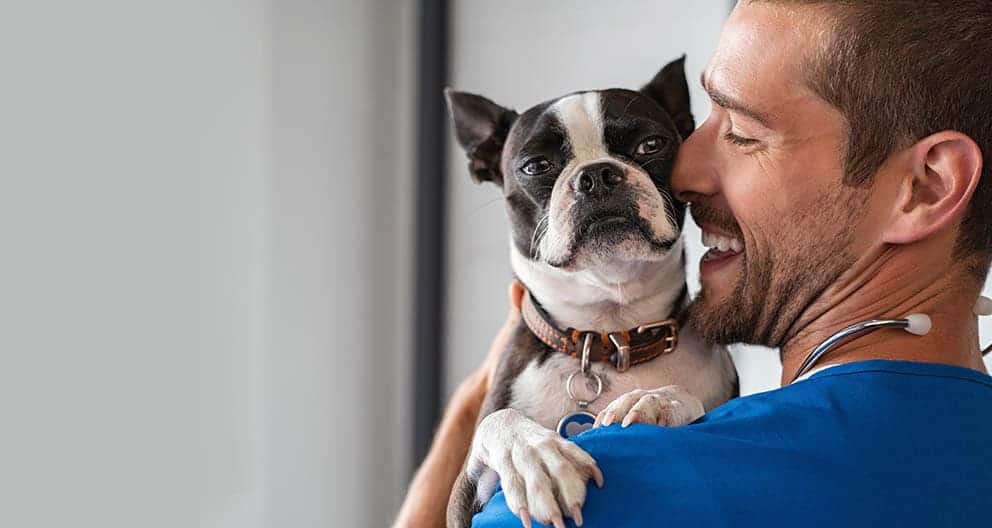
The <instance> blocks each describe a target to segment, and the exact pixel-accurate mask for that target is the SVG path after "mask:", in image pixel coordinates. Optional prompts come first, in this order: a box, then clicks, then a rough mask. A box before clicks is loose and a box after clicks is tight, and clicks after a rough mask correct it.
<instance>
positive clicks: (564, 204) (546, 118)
mask: <svg viewBox="0 0 992 528" xmlns="http://www.w3.org/2000/svg"><path fill="white" fill-rule="evenodd" d="M447 97H448V104H449V107H450V109H451V113H452V116H453V119H454V125H455V132H456V136H457V139H458V141H459V143H460V144H461V145H462V147H464V149H465V151H466V152H467V154H468V158H469V170H470V171H471V174H472V176H473V178H474V179H475V180H476V181H479V182H483V181H488V182H492V183H494V184H496V185H499V186H500V187H502V188H503V193H504V195H505V201H506V210H507V213H508V214H509V218H510V225H511V231H512V233H511V244H510V246H511V250H510V259H511V262H512V267H513V271H514V273H515V274H516V276H517V278H519V280H520V281H521V282H522V283H523V284H524V286H525V288H526V289H527V292H528V293H527V294H526V295H525V298H524V306H523V310H522V311H523V320H522V322H521V324H520V326H519V327H518V328H517V331H516V333H515V336H514V338H513V340H512V343H511V344H510V346H509V347H508V349H507V350H506V351H505V352H504V353H503V356H502V358H501V360H500V362H499V365H498V367H497V371H496V374H495V375H494V378H493V381H492V386H491V388H490V390H489V393H488V395H487V396H486V399H485V403H484V404H483V409H482V412H481V414H480V416H482V417H483V418H482V419H481V421H480V422H479V424H478V428H477V430H476V433H475V437H474V439H473V441H472V449H471V452H470V454H469V457H468V460H467V461H466V464H465V470H464V471H463V472H462V474H461V476H460V477H459V480H458V482H456V484H455V488H454V489H453V490H452V496H451V501H450V502H449V506H448V526H449V527H456V526H457V527H462V526H469V525H470V524H471V519H472V516H473V515H474V514H475V513H477V512H478V511H479V508H480V507H481V506H482V505H484V504H485V502H486V501H487V500H488V499H489V497H490V496H491V495H492V494H493V492H494V490H495V487H496V484H497V482H502V486H503V490H504V492H505V494H506V500H507V504H508V506H509V507H510V508H511V509H512V511H514V513H516V514H517V515H518V516H520V517H521V520H522V521H523V522H524V523H525V525H529V524H530V517H533V518H534V519H536V520H538V521H540V522H542V523H547V524H554V525H555V526H563V520H562V519H563V515H564V516H570V517H572V518H573V519H574V520H575V522H576V524H581V521H582V518H581V507H582V504H583V503H584V501H585V495H586V482H587V480H589V479H590V478H592V479H594V480H595V481H596V482H597V484H599V485H602V475H601V474H600V472H599V469H598V468H597V467H596V464H595V461H593V459H592V458H591V457H590V456H589V455H588V454H587V453H585V452H584V451H582V450H581V449H580V448H579V447H578V446H577V445H576V444H574V443H572V442H570V441H568V440H566V439H565V438H563V437H562V435H561V434H559V431H560V432H561V433H563V434H565V435H566V436H567V434H568V433H570V432H575V431H574V430H573V429H574V428H575V427H581V425H582V422H586V425H588V422H592V418H596V422H597V423H596V424H595V425H599V424H601V423H605V424H609V423H612V422H614V421H616V422H619V421H623V422H624V423H625V424H626V423H628V422H631V421H638V422H645V423H657V424H661V425H683V424H687V423H690V422H692V421H693V420H695V419H697V418H698V417H700V416H701V415H702V414H703V413H704V412H705V410H706V409H712V408H713V407H716V406H717V405H720V404H721V403H723V402H725V401H727V400H728V399H730V398H732V397H734V396H735V395H736V394H737V373H736V371H735V369H734V366H733V363H732V362H731V360H730V356H729V354H728V353H727V351H726V349H724V348H722V347H717V346H711V345H708V344H705V343H703V342H702V341H701V340H700V339H699V338H698V337H697V336H695V335H694V334H693V332H692V330H691V329H689V328H681V329H680V328H678V323H677V322H676V321H675V320H674V319H673V318H676V317H677V316H678V312H679V311H680V310H681V308H682V307H683V305H684V304H685V302H686V301H685V291H686V284H685V264H684V251H683V244H682V239H681V238H680V233H681V230H682V224H683V220H684V217H685V206H684V205H683V204H681V203H679V202H676V201H675V200H674V199H673V198H672V189H671V182H670V176H671V171H672V166H673V163H674V160H675V154H676V151H677V150H678V147H679V144H680V143H681V138H683V137H686V136H687V135H688V134H689V133H691V132H692V130H693V128H694V127H695V124H694V121H693V118H692V114H691V113H690V109H689V90H688V86H687V84H686V79H685V72H684V57H683V58H682V59H679V60H677V61H674V62H672V63H671V64H669V65H667V66H665V67H664V68H663V69H662V70H661V72H659V73H658V74H657V75H656V76H655V77H654V79H653V80H652V81H651V82H650V83H648V84H647V85H646V86H645V87H644V88H642V89H641V90H640V91H632V90H623V89H610V90H601V91H587V92H578V93H573V94H570V95H566V96H564V97H560V98H558V99H554V100H551V101H548V102H544V103H541V104H539V105H537V106H535V107H533V108H531V109H529V110H527V111H526V112H524V113H522V114H519V115H518V114H517V113H515V112H514V111H512V110H509V109H506V108H503V107H501V106H499V105H497V104H495V103H493V102H492V101H490V100H488V99H486V98H484V97H481V96H478V95H473V94H467V93H461V92H452V91H448V92H447ZM676 342H677V346H676V345H675V343H676ZM575 374H579V375H578V376H576V375H575ZM611 402H612V403H611ZM608 404H609V405H608ZM583 411H585V413H583ZM583 416H585V418H583ZM576 418H577V419H576ZM573 422H574V423H573Z"/></svg>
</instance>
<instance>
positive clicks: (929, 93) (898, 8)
mask: <svg viewBox="0 0 992 528" xmlns="http://www.w3.org/2000/svg"><path fill="white" fill-rule="evenodd" d="M748 1H749V2H750V3H761V2H766V3H768V2H770V3H780V4H793V5H810V6H816V7H818V8H822V9H823V10H824V12H825V13H826V14H828V15H829V16H830V17H831V18H832V19H833V20H832V21H833V27H832V28H831V29H832V31H831V32H830V34H829V35H830V36H829V38H827V39H826V40H825V41H824V42H822V46H820V48H819V49H817V50H816V51H815V52H814V53H813V55H812V56H810V57H808V58H807V62H806V65H805V69H806V77H807V79H806V81H807V83H808V84H809V86H810V87H811V88H812V90H813V91H814V92H816V93H817V94H818V95H819V96H820V97H822V98H823V99H824V100H826V101H827V102H828V103H830V104H831V105H833V106H835V107H836V108H838V109H839V110H840V112H841V113H842V114H843V115H844V117H845V118H846V120H847V125H848V129H849V130H848V132H849V134H848V144H847V153H846V161H845V183H847V184H849V185H866V184H869V183H870V182H871V178H872V176H873V175H874V174H875V172H876V171H877V170H878V169H879V167H881V165H882V163H883V162H884V161H885V160H886V159H887V158H888V157H889V155H890V154H892V153H893V152H895V151H896V150H898V149H899V148H902V147H906V146H909V145H911V144H913V143H914V142H916V141H918V140H919V139H921V138H924V137H926V136H928V135H931V134H934V133H936V132H940V131H943V130H955V131H958V132H961V133H963V134H966V135H968V136H969V137H971V138H972V139H973V140H974V141H975V142H976V143H977V144H978V146H979V148H980V149H981V151H982V158H983V169H982V175H981V179H980V181H979V183H978V187H977V189H976V190H975V194H974V196H973V197H972V200H971V204H970V206H969V208H968V211H967V213H966V214H965V218H964V220H963V222H962V225H961V233H960V236H959V237H958V241H957V247H956V254H957V256H958V257H960V258H963V259H966V260H967V261H968V263H969V267H970V270H971V272H972V273H973V274H974V276H975V278H976V279H979V280H983V279H984V278H985V276H986V274H987V273H988V270H989V265H990V263H992V0H940V1H932V0H833V1H831V0H748Z"/></svg>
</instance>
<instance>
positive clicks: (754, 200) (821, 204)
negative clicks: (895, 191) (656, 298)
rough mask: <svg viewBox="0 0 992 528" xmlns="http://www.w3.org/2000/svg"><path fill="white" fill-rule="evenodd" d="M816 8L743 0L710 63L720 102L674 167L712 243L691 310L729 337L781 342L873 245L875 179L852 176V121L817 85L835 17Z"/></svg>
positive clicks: (709, 328) (710, 83)
mask: <svg viewBox="0 0 992 528" xmlns="http://www.w3.org/2000/svg"><path fill="white" fill-rule="evenodd" d="M827 24H829V22H827V21H826V20H825V19H824V17H823V15H822V14H818V13H817V12H814V11H811V10H810V8H788V7H783V6H778V5H761V4H759V5H743V4H742V5H739V6H738V8H737V9H736V10H735V12H734V14H733V15H732V16H731V19H730V20H729V21H728V23H727V25H726V26H725V28H724V31H723V34H722V36H721V39H720V44H719V47H718V49H717V51H716V53H715V55H714V56H713V58H712V59H711V61H710V63H709V64H708V66H707V68H706V70H705V73H704V80H703V82H704V87H705V88H706V90H707V92H709V94H710V97H711V99H712V101H713V104H712V114H711V115H710V117H709V119H707V120H706V122H705V123H703V124H702V125H701V126H700V127H699V128H698V129H697V130H696V131H695V132H694V133H693V134H692V135H691V136H690V137H689V138H688V139H687V140H686V142H685V143H684V145H683V146H682V149H681V150H680V152H679V156H678V160H677V163H676V167H675V171H674V175H673V187H674V189H675V191H676V193H677V194H678V195H679V196H680V198H681V199H683V200H686V201H688V202H691V204H692V205H691V206H690V211H691V213H692V216H693V218H694V219H695V220H696V222H697V223H698V224H699V225H700V227H701V228H702V230H703V241H704V244H706V245H708V246H719V248H720V249H724V251H720V250H719V249H717V248H715V247H714V248H713V249H711V250H710V251H709V252H708V253H707V254H706V256H704V260H703V262H702V263H701V265H700V276H701V282H702V291H701V294H700V296H699V297H698V298H697V300H696V301H695V302H694V303H693V305H692V307H691V308H690V312H689V315H690V322H691V324H693V326H694V327H695V328H696V329H697V331H699V332H700V333H701V334H702V335H703V336H704V337H705V338H708V339H711V340H713V341H716V342H721V343H732V342H744V343H753V344H761V345H766V346H773V347H774V346H781V345H782V344H783V342H784V341H785V340H786V339H787V337H790V334H791V332H793V331H794V329H793V328H792V326H793V324H794V323H795V322H796V321H797V320H798V319H799V317H800V316H801V315H802V314H803V312H804V311H805V310H806V309H807V307H808V306H809V305H810V304H811V303H812V302H813V301H814V300H816V298H817V297H818V296H819V295H820V294H821V293H822V292H823V290H824V289H825V288H826V287H827V286H828V285H830V284H831V283H832V282H834V280H836V279H837V278H838V277H839V276H840V274H841V273H842V272H843V271H844V270H845V269H846V268H848V267H849V266H850V265H851V264H852V263H853V262H854V260H855V255H858V254H859V253H863V252H864V250H865V248H866V247H867V245H868V244H870V238H871V236H873V234H872V233H869V232H867V230H866V229H865V228H864V225H865V224H869V223H870V222H864V221H863V220H864V219H865V218H868V217H869V216H867V215H866V213H865V211H866V203H867V199H868V195H869V192H870V191H869V190H867V189H856V188H851V187H847V186H844V185H843V184H842V179H843V159H844V153H845V145H846V137H847V135H846V131H845V121H844V119H843V117H842V116H841V114H840V113H839V112H838V111H837V110H836V109H835V108H833V107H831V106H830V105H828V104H827V103H826V102H825V101H823V100H822V99H820V98H818V97H817V96H816V95H815V94H814V93H813V92H812V91H811V90H810V89H809V88H807V87H806V85H805V82H804V78H803V75H802V66H803V61H804V59H805V58H806V57H807V56H808V54H809V53H811V52H813V51H815V50H816V49H817V47H818V46H819V45H820V44H819V42H820V41H819V40H818V39H820V38H821V37H820V36H819V35H822V34H823V32H824V31H825V29H826V28H827V27H828V25H827Z"/></svg>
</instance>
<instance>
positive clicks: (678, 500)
mask: <svg viewBox="0 0 992 528" xmlns="http://www.w3.org/2000/svg"><path fill="white" fill-rule="evenodd" d="M575 441H576V443H578V444H579V445H580V446H581V447H582V448H583V449H585V450H586V451H587V452H588V453H589V454H590V455H592V456H593V458H595V459H596V461H597V462H598V463H599V467H600V469H601V470H602V471H603V475H604V478H605V486H604V487H603V489H597V488H596V486H595V485H593V484H591V483H590V484H589V493H588V496H587V498H586V504H585V507H584V508H583V510H582V515H583V517H584V521H585V522H584V526H586V527H601V526H609V527H620V526H665V527H679V526H691V527H693V528H701V527H709V526H728V527H729V526H734V527H740V526H761V527H767V526H786V525H790V526H829V527H833V528H836V527H841V526H872V527H875V528H877V527H880V526H898V527H900V528H905V527H907V526H969V525H970V526H992V378H990V377H989V376H988V375H986V374H982V373H980V372H977V371H973V370H969V369H965V368H960V367H953V366H949V365H938V364H926V363H910V362H903V361H863V362H857V363H850V364H846V365H840V366H836V367H832V368H829V369H826V370H824V371H821V372H819V373H817V374H814V375H813V376H812V377H810V378H809V379H807V380H804V381H800V382H797V383H795V384H793V385H790V386H788V387H784V388H781V389H778V390H773V391H769V392H764V393H760V394H755V395H752V396H747V397H743V398H738V399H736V400H732V401H730V402H728V403H726V404H724V405H723V406H721V407H719V408H717V409H715V410H713V411H712V412H710V413H709V414H707V415H706V416H704V417H702V418H700V419H699V420H698V421H697V422H695V423H694V424H692V425H688V426H685V427H675V428H664V427H657V426H651V425H633V426H631V427H629V428H627V429H621V428H620V427H619V426H616V425H614V426H610V427H606V428H599V429H594V430H592V431H589V432H586V433H583V434H581V435H579V436H578V437H576V438H575ZM472 525H473V526H474V527H476V528H493V527H513V528H518V527H519V526H521V524H520V521H519V520H518V519H517V518H516V517H514V516H513V514H512V513H510V511H509V510H508V509H507V507H506V500H505V498H504V496H503V493H502V491H500V492H499V493H497V494H496V496H494V497H493V499H492V500H491V501H490V502H489V504H488V505H487V506H486V508H485V510H483V511H482V512H481V513H479V514H478V515H476V517H475V519H474V521H473V524H472ZM535 526H539V525H538V524H537V523H535ZM568 526H574V524H572V523H571V520H568Z"/></svg>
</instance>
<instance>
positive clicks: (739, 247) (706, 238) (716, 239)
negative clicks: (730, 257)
mask: <svg viewBox="0 0 992 528" xmlns="http://www.w3.org/2000/svg"><path fill="white" fill-rule="evenodd" d="M703 246H705V247H708V248H711V249H712V248H716V249H717V251H722V252H723V251H732V252H734V253H740V252H741V251H744V243H743V242H741V241H740V240H738V239H736V238H730V237H725V236H723V235H718V234H716V233H707V232H705V231H704V232H703Z"/></svg>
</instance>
